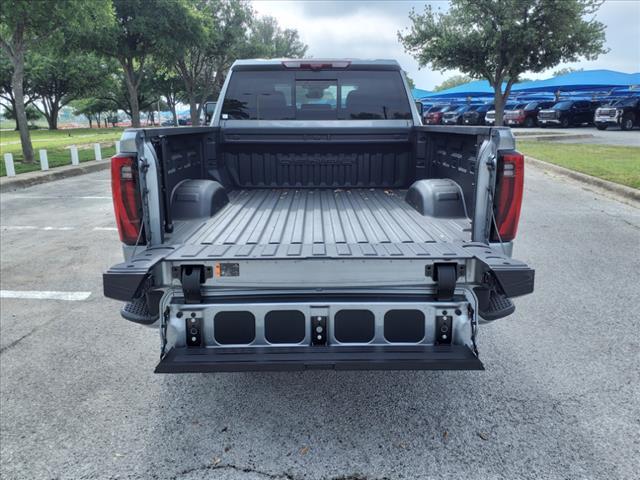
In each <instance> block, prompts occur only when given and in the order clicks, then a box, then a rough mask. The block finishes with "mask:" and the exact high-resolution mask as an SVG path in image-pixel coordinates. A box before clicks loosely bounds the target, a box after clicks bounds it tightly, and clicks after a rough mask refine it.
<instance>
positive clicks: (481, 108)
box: [462, 103, 493, 125]
mask: <svg viewBox="0 0 640 480" xmlns="http://www.w3.org/2000/svg"><path fill="white" fill-rule="evenodd" d="M492 109H493V104H492V103H487V104H485V105H478V108H476V109H474V110H469V111H467V112H464V114H463V115H462V121H463V123H464V124H465V125H484V117H485V116H486V114H487V112H488V111H489V110H492Z"/></svg>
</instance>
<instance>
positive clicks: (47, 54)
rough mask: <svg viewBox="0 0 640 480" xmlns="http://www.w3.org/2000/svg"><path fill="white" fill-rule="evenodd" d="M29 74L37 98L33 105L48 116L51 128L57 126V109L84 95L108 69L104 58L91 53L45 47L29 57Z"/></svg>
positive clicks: (98, 81)
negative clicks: (102, 59) (101, 58)
mask: <svg viewBox="0 0 640 480" xmlns="http://www.w3.org/2000/svg"><path fill="white" fill-rule="evenodd" d="M29 65H30V67H29V71H28V76H29V77H30V81H31V83H32V85H33V87H32V88H33V91H34V93H35V95H36V96H37V97H38V100H39V102H38V103H35V104H34V105H35V106H36V108H38V110H40V111H41V112H42V114H43V115H44V116H45V118H46V119H47V123H48V124H49V129H50V130H56V129H57V128H58V114H59V112H60V109H61V108H62V107H64V106H65V105H67V104H68V103H69V102H70V101H71V100H73V99H75V98H80V97H82V96H84V95H87V94H88V93H89V92H90V91H91V89H94V88H95V87H96V84H98V83H100V82H101V81H102V79H103V78H104V76H105V75H106V74H107V73H108V72H107V70H106V66H105V62H102V61H101V60H100V59H99V58H98V57H96V56H95V55H93V54H82V53H76V52H71V51H68V50H63V49H59V48H47V49H46V50H43V51H37V52H34V53H33V54H32V55H31V56H30V57H29Z"/></svg>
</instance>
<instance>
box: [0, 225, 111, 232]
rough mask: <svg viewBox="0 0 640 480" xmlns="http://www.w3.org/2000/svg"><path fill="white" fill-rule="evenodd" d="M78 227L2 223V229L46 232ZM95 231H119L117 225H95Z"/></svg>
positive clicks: (63, 230)
mask: <svg viewBox="0 0 640 480" xmlns="http://www.w3.org/2000/svg"><path fill="white" fill-rule="evenodd" d="M77 228H78V227H36V226H34V225H0V230H43V231H46V232H51V231H56V232H68V231H70V230H76V229H77ZM91 230H93V231H94V232H117V231H118V229H117V228H116V227H93V228H92V229H91Z"/></svg>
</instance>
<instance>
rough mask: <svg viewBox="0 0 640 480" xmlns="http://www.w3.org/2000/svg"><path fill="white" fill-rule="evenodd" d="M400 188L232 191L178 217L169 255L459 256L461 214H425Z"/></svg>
mask: <svg viewBox="0 0 640 480" xmlns="http://www.w3.org/2000/svg"><path fill="white" fill-rule="evenodd" d="M405 193H406V191H405V190H390V189H386V190H385V189H252V190H235V191H232V192H231V193H230V194H229V203H228V204H227V205H226V206H225V207H224V208H223V209H222V210H221V211H220V212H218V213H217V214H216V215H215V216H213V217H211V218H209V219H206V220H191V221H185V222H182V223H181V222H176V229H175V231H174V233H173V235H172V238H171V239H170V241H169V243H171V244H174V245H180V246H179V247H178V248H177V249H176V250H175V251H174V252H173V253H172V254H170V255H169V256H168V257H167V259H168V260H184V259H186V258H213V257H215V258H236V257H239V258H270V259H273V258H287V259H291V258H308V257H325V258H326V257H328V258H349V257H366V258H370V257H394V258H397V257H424V256H431V255H435V256H448V255H459V254H460V250H461V249H460V247H461V246H462V244H463V243H465V242H469V241H470V240H471V222H470V220H469V219H467V218H455V219H452V218H434V217H428V216H423V215H422V214H420V213H419V212H418V211H416V210H415V209H414V208H413V207H412V206H411V205H409V204H408V203H407V202H406V201H405Z"/></svg>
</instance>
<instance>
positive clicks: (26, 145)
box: [11, 47, 34, 163]
mask: <svg viewBox="0 0 640 480" xmlns="http://www.w3.org/2000/svg"><path fill="white" fill-rule="evenodd" d="M12 63H13V75H12V76H11V88H12V89H13V94H14V96H15V99H16V122H17V123H18V130H19V131H20V143H21V144H22V155H23V156H24V160H23V161H24V163H33V162H34V158H33V146H32V145H31V135H30V133H29V125H28V123H27V112H26V109H25V104H24V85H23V82H24V51H23V50H22V48H19V47H17V48H16V54H15V56H14V57H13V58H12Z"/></svg>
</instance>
